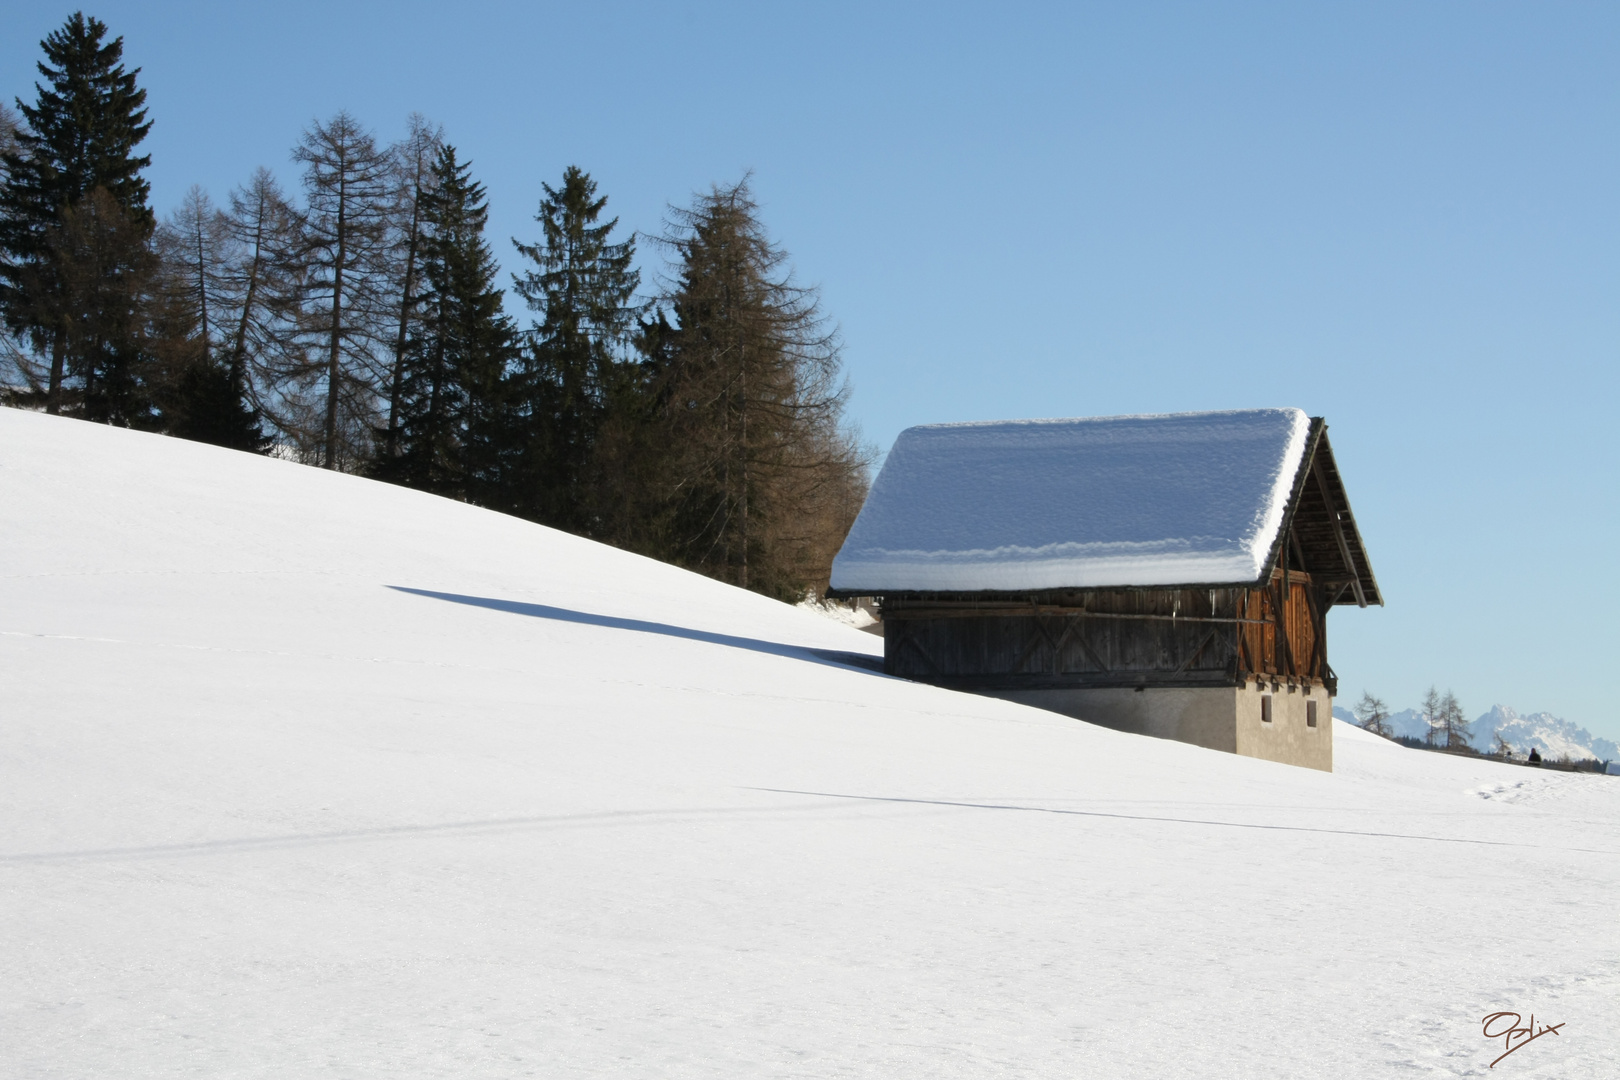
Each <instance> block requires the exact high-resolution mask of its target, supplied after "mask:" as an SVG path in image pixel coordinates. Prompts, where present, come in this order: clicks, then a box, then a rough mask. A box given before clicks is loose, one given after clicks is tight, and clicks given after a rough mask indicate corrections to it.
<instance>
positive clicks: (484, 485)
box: [374, 146, 516, 500]
mask: <svg viewBox="0 0 1620 1080" xmlns="http://www.w3.org/2000/svg"><path fill="white" fill-rule="evenodd" d="M432 174H433V175H432V180H433V182H432V184H431V185H430V186H428V187H427V188H425V189H424V191H423V192H422V195H421V200H422V235H421V239H420V259H421V281H422V295H421V302H420V308H419V311H418V314H417V317H416V319H415V321H414V322H413V324H412V326H413V329H412V332H411V334H410V337H409V339H408V340H407V343H406V346H405V348H404V350H403V351H402V354H401V363H400V379H399V391H398V404H397V406H396V413H395V415H396V418H397V425H396V431H395V432H394V439H395V448H396V452H395V453H394V454H392V455H385V456H382V457H380V458H379V459H378V460H377V463H376V465H375V466H374V471H375V473H376V475H378V476H379V477H380V478H382V479H386V480H392V481H395V482H397V483H402V484H406V485H408V486H411V487H416V488H421V489H423V490H425V491H433V492H437V493H439V494H443V495H451V496H456V497H461V498H468V497H471V498H474V499H480V500H482V499H484V498H488V497H489V496H490V494H491V485H492V484H493V483H494V476H495V475H496V473H497V472H498V468H497V455H498V453H499V446H498V443H499V440H500V436H501V411H500V408H499V405H500V402H499V394H500V391H501V386H502V377H503V375H504V373H505V370H506V367H507V364H508V362H509V361H510V359H511V357H512V355H513V353H514V351H515V347H514V341H515V336H516V332H515V329H514V327H513V326H512V324H511V321H510V320H509V319H508V318H507V317H506V316H505V315H503V314H502V313H501V295H502V294H501V290H500V289H498V288H496V287H495V284H494V282H495V275H496V272H497V267H496V264H495V258H494V254H493V252H491V251H490V248H489V245H488V243H486V242H485V240H484V228H485V225H486V223H487V221H488V218H489V208H488V204H487V203H486V201H485V197H484V188H483V186H482V185H480V184H478V183H476V182H475V181H474V180H473V179H472V178H471V166H470V165H469V164H464V163H461V162H458V161H457V160H456V150H455V147H453V146H443V147H441V148H440V149H439V151H438V153H437V156H436V158H435V160H434V162H433V166H432Z"/></svg>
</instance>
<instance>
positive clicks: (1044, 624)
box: [883, 572, 1332, 689]
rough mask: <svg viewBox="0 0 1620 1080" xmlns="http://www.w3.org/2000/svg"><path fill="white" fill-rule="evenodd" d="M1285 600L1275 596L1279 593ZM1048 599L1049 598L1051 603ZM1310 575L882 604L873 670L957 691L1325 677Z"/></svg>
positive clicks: (1318, 603) (1318, 680)
mask: <svg viewBox="0 0 1620 1080" xmlns="http://www.w3.org/2000/svg"><path fill="white" fill-rule="evenodd" d="M1285 597H1286V600H1285ZM1053 601H1058V602H1053ZM1324 607H1325V605H1324V604H1323V603H1322V597H1321V596H1320V591H1319V589H1318V588H1317V587H1316V586H1314V585H1313V584H1312V582H1311V581H1310V580H1309V578H1307V577H1305V576H1303V575H1301V574H1298V573H1294V574H1291V575H1290V580H1289V582H1288V585H1287V589H1286V591H1285V590H1284V586H1283V582H1282V575H1281V572H1279V573H1278V575H1277V577H1276V579H1275V580H1274V582H1273V583H1272V585H1271V586H1270V587H1269V588H1265V589H1152V590H1150V589H1117V590H1091V591H1072V592H1066V593H1063V594H1061V595H1058V596H1046V597H1041V598H1033V597H1032V598H1031V599H1030V600H1029V601H1028V602H1027V603H1025V604H1023V605H1016V604H1009V603H1007V602H1005V601H994V602H974V601H962V600H954V601H953V600H892V601H887V602H885V603H884V605H883V624H884V669H885V670H886V671H887V672H889V673H890V674H892V675H900V676H904V677H906V678H912V679H919V680H922V681H925V682H937V683H942V684H945V685H953V686H961V687H980V688H986V689H991V688H999V689H1014V688H1018V687H1028V688H1032V689H1033V688H1039V687H1059V686H1067V687H1073V686H1096V687H1105V686H1233V685H1241V684H1242V683H1243V682H1244V681H1246V680H1248V679H1250V678H1254V677H1259V676H1265V677H1268V678H1269V677H1275V678H1278V679H1283V680H1288V681H1293V682H1299V683H1309V684H1318V685H1329V686H1330V689H1331V683H1332V672H1331V670H1330V669H1329V668H1328V665H1327V651H1326V648H1325V634H1324V633H1323V630H1322V616H1323V610H1324Z"/></svg>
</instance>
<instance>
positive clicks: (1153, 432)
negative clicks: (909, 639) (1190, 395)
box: [830, 409, 1382, 603]
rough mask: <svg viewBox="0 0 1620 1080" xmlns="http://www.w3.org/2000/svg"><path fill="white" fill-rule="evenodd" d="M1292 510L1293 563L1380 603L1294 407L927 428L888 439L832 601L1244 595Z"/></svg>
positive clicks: (1259, 578) (1275, 559)
mask: <svg viewBox="0 0 1620 1080" xmlns="http://www.w3.org/2000/svg"><path fill="white" fill-rule="evenodd" d="M1302 512H1303V513H1304V515H1305V518H1309V520H1305V519H1304V518H1301V519H1299V520H1297V521H1296V523H1295V525H1296V527H1295V530H1294V535H1295V537H1296V539H1298V540H1300V541H1301V543H1302V544H1304V543H1307V542H1308V543H1309V545H1310V548H1311V550H1310V552H1306V551H1304V550H1303V549H1301V548H1299V547H1296V548H1294V549H1293V550H1292V551H1291V552H1290V558H1292V559H1293V568H1294V569H1296V570H1298V569H1309V570H1311V571H1313V573H1314V574H1319V575H1320V576H1321V577H1322V579H1323V580H1324V581H1327V582H1329V583H1330V585H1331V583H1332V581H1333V579H1334V578H1335V576H1336V577H1337V579H1338V584H1339V589H1338V591H1337V592H1336V593H1335V599H1336V600H1338V601H1339V602H1361V603H1382V600H1381V599H1380V598H1379V596H1378V592H1377V583H1376V582H1375V581H1374V580H1373V577H1372V571H1371V567H1370V566H1368V564H1367V561H1366V556H1365V552H1364V551H1363V550H1362V546H1361V540H1360V536H1359V535H1358V534H1357V532H1356V529H1355V522H1354V519H1352V518H1351V517H1350V515H1349V503H1348V500H1347V499H1346V498H1345V495H1344V491H1343V485H1342V483H1341V482H1340V480H1339V475H1338V470H1337V468H1336V467H1335V466H1334V464H1333V461H1332V451H1331V449H1329V448H1328V446H1327V439H1326V425H1324V424H1323V423H1322V422H1321V421H1320V420H1314V421H1313V420H1311V419H1310V418H1308V417H1307V416H1306V415H1305V414H1304V413H1303V412H1301V411H1299V410H1298V409H1249V410H1242V411H1233V412H1205V413H1175V414H1170V415H1164V416H1105V417H1092V418H1089V419H1072V420H1015V421H998V422H991V423H975V424H929V425H924V426H921V427H914V428H908V429H907V430H905V431H903V432H901V434H900V437H899V438H898V439H897V440H896V441H895V444H894V448H893V449H892V450H890V452H889V456H888V459H887V460H886V461H885V462H884V465H883V469H882V471H881V472H879V474H878V477H877V480H876V481H875V482H874V483H873V485H872V491H871V494H870V495H869V496H868V498H867V500H866V505H865V506H864V507H862V509H861V513H860V516H859V517H858V518H857V519H856V521H855V525H854V527H853V528H851V530H850V533H849V537H848V539H846V540H845V542H844V546H843V549H842V550H841V551H840V552H839V553H838V557H837V559H835V560H834V562H833V568H832V588H831V590H830V591H832V592H833V593H835V594H839V595H846V596H848V595H866V594H871V595H895V594H904V593H941V592H944V593H1005V592H1020V593H1026V592H1032V591H1048V590H1058V589H1089V588H1111V587H1140V586H1146V587H1155V586H1194V585H1197V586H1230V585H1249V584H1255V583H1259V582H1263V581H1265V580H1268V579H1269V577H1270V574H1271V569H1272V567H1273V566H1274V565H1276V564H1278V563H1279V561H1280V559H1281V558H1282V557H1283V549H1284V544H1283V543H1282V542H1281V539H1282V537H1283V536H1284V525H1285V522H1288V521H1289V520H1292V519H1294V518H1295V516H1296V515H1298V514H1300V513H1302ZM1318 518H1320V519H1321V520H1317V519H1318ZM1302 555H1303V556H1304V563H1305V565H1304V566H1301V564H1300V557H1301V556H1302Z"/></svg>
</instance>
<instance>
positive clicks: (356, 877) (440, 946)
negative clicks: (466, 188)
mask: <svg viewBox="0 0 1620 1080" xmlns="http://www.w3.org/2000/svg"><path fill="white" fill-rule="evenodd" d="M0 552H3V553H4V560H5V561H4V565H3V568H0V702H3V708H0V972H3V976H4V977H3V978H0V1032H3V1037H0V1076H5V1077H27V1078H32V1077H41V1078H63V1080H66V1078H70V1077H71V1078H80V1077H103V1076H106V1077H111V1076H117V1077H157V1076H163V1077H169V1076H207V1077H300V1078H308V1077H372V1076H408V1077H412V1078H426V1077H458V1078H463V1077H508V1076H543V1077H564V1078H570V1077H605V1076H615V1077H617V1076H638V1077H639V1076H657V1077H734V1076H750V1077H769V1076H781V1077H787V1076H793V1077H821V1076H840V1077H874V1078H875V1077H884V1078H890V1077H928V1078H938V1077H973V1078H983V1077H1013V1076H1016V1077H1047V1076H1052V1077H1056V1076H1061V1077H1121V1076H1142V1077H1194V1076H1196V1077H1244V1078H1246V1080H1247V1078H1264V1077H1289V1078H1297V1077H1329V1076H1331V1077H1339V1076H1344V1075H1355V1076H1372V1077H1376V1076H1403V1077H1404V1076H1414V1075H1426V1076H1461V1075H1487V1073H1486V1071H1485V1070H1486V1065H1487V1063H1488V1062H1489V1061H1490V1060H1491V1059H1492V1058H1493V1057H1495V1056H1496V1054H1498V1053H1500V1048H1498V1047H1493V1046H1491V1045H1490V1044H1488V1043H1487V1041H1486V1040H1485V1039H1483V1038H1482V1036H1481V1033H1480V1028H1479V1021H1480V1017H1481V1016H1483V1015H1484V1014H1486V1013H1488V1012H1492V1011H1496V1010H1514V1011H1522V1012H1523V1013H1524V1014H1525V1015H1528V1014H1529V1013H1531V1012H1534V1013H1535V1014H1536V1017H1537V1019H1538V1021H1539V1022H1543V1023H1547V1022H1551V1023H1558V1022H1562V1023H1564V1024H1565V1027H1564V1028H1563V1030H1562V1032H1561V1033H1560V1035H1559V1036H1556V1037H1548V1038H1543V1039H1541V1040H1538V1041H1537V1042H1535V1043H1533V1044H1531V1045H1530V1046H1528V1047H1526V1048H1525V1049H1524V1050H1522V1051H1520V1052H1519V1053H1517V1054H1515V1055H1514V1056H1513V1057H1512V1058H1510V1059H1509V1062H1510V1063H1511V1064H1512V1066H1513V1070H1512V1071H1513V1072H1514V1074H1515V1075H1520V1076H1545V1077H1552V1076H1558V1077H1609V1076H1615V1075H1620V1045H1617V1042H1616V1039H1615V1035H1614V1024H1613V1006H1614V1002H1615V1001H1616V1000H1617V999H1620V936H1617V932H1616V929H1615V923H1614V919H1613V900H1614V896H1615V895H1617V894H1620V858H1617V855H1620V843H1617V842H1616V836H1617V835H1620V781H1616V780H1615V779H1613V778H1610V777H1603V776H1594V775H1579V774H1565V773H1536V772H1531V771H1530V770H1525V769H1517V768H1513V767H1511V766H1507V765H1501V764H1497V763H1493V762H1488V761H1475V760H1462V759H1456V758H1450V757H1446V756H1443V755H1436V754H1425V753H1421V752H1416V751H1407V750H1404V749H1402V748H1400V747H1398V746H1395V745H1393V744H1390V743H1388V742H1386V741H1383V740H1378V739H1375V738H1373V737H1371V736H1368V735H1367V734H1366V733H1364V732H1360V731H1357V730H1355V729H1352V728H1349V727H1347V726H1344V725H1338V726H1337V727H1336V739H1337V748H1336V771H1335V772H1333V773H1331V774H1329V773H1319V772H1316V771H1314V770H1308V769H1294V768H1289V767H1287V766H1282V765H1276V764H1272V763H1268V762H1263V761H1256V760H1252V759H1248V758H1240V757H1235V756H1231V755H1225V754H1220V753H1215V752H1211V751H1206V750H1201V749H1198V748H1196V747H1191V746H1186V745H1182V744H1178V743H1170V742H1160V741H1155V740H1151V739H1145V738H1139V737H1135V736H1130V735H1124V734H1120V733H1116V732H1112V731H1108V730H1105V729H1102V728H1097V727H1093V726H1090V725H1087V724H1082V723H1077V722H1074V721H1070V720H1066V719H1064V718H1062V717H1059V716H1055V715H1052V714H1048V713H1042V712H1037V711H1033V710H1030V709H1025V708H1021V707H1018V706H1014V705H1011V704H1008V703H1004V702H998V701H993V700H988V699H981V698H976V697H970V696H965V695H961V694H955V693H951V692H948V691H944V690H938V689H934V688H930V687H926V686H919V685H914V684H910V683H906V682H902V681H899V680H895V679H889V678H885V677H883V676H881V675H878V674H874V673H873V672H872V671H870V670H868V669H867V668H866V667H863V666H861V664H859V663H855V662H849V661H850V656H849V654H865V655H868V656H870V655H872V654H875V652H876V651H877V650H878V649H879V648H880V647H881V642H880V641H879V640H878V639H877V638H875V637H873V636H872V635H870V634H865V633H862V632H861V631H859V630H855V629H853V628H849V627H845V626H840V625H837V624H836V623H834V622H832V621H831V620H828V619H826V618H824V617H822V616H820V615H818V614H815V613H813V612H808V611H802V610H797V609H794V608H792V607H789V606H786V605H782V604H777V603H774V602H772V601H769V600H765V599H763V598H761V597H758V596H753V595H750V594H747V593H742V592H739V591H737V590H735V589H731V588H728V587H726V586H723V585H719V584H717V583H715V582H712V581H708V580H705V579H702V578H699V577H695V576H693V575H691V574H687V573H684V572H681V571H678V570H674V569H672V568H669V567H666V566H661V565H659V564H656V563H653V562H650V561H647V560H644V559H640V558H637V557H634V556H630V555H626V554H623V553H620V552H616V551H612V550H609V549H606V548H603V547H600V546H597V545H595V544H591V543H589V542H587V541H583V540H579V539H576V538H573V537H569V536H565V535H563V534H560V533H556V532H553V531H550V530H547V529H543V528H540V527H538V526H534V525H530V524H526V523H524V522H520V521H515V520H511V519H508V518H504V517H501V516H499V515H496V514H491V513H487V512H485V511H482V510H478V509H475V508H472V507H468V506H464V505H459V504H455V503H451V502H446V501H444V500H440V499H435V498H432V497H429V496H425V495H421V494H418V493H414V492H410V491H405V490H402V489H398V488H390V487H385V486H383V485H379V484H375V483H371V482H368V481H364V480H360V479H356V478H353V477H348V476H339V475H334V474H330V473H323V472H319V471H316V470H312V469H307V468H303V467H300V466H297V465H292V464H289V463H285V462H279V461H270V460H265V459H261V458H254V457H249V456H245V455H240V454H234V453H230V452H227V451H222V450H217V449H213V448H209V447H204V446H198V445H194V444H188V443H183V442H179V441H174V440H168V439H163V438H159V437H155V436H149V435H140V434H135V433H131V432H127V431H117V430H113V429H109V428H105V427H97V426H93V425H88V424H83V423H79V422H76V421H70V420H60V419H52V418H47V417H43V416H38V415H34V414H28V413H20V412H16V411H12V410H0ZM1482 927H1492V928H1497V929H1496V931H1495V932H1492V933H1489V934H1482V932H1481V928H1482ZM1505 1064H1506V1063H1505ZM1501 1071H1502V1067H1499V1068H1498V1070H1497V1072H1501Z"/></svg>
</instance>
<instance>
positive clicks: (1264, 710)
mask: <svg viewBox="0 0 1620 1080" xmlns="http://www.w3.org/2000/svg"><path fill="white" fill-rule="evenodd" d="M1260 722H1261V723H1262V724H1269V723H1271V695H1270V694H1267V695H1265V696H1264V697H1262V698H1261V699H1260Z"/></svg>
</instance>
